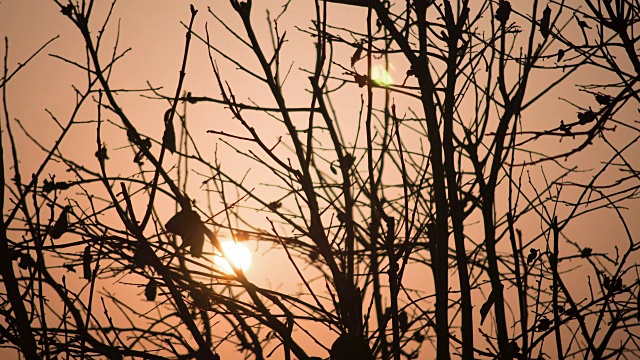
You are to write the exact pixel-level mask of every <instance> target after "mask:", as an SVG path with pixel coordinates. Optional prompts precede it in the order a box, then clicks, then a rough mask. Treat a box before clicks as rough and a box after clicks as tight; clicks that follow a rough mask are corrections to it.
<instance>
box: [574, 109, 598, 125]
mask: <svg viewBox="0 0 640 360" xmlns="http://www.w3.org/2000/svg"><path fill="white" fill-rule="evenodd" d="M595 119H596V113H594V112H593V111H591V110H588V111H585V112H581V113H578V123H580V125H585V124H588V123H590V122H592V121H594V120H595Z"/></svg>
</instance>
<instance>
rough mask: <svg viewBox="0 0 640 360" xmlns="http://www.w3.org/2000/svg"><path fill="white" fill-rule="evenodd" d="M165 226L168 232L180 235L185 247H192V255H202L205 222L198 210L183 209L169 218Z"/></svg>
mask: <svg viewBox="0 0 640 360" xmlns="http://www.w3.org/2000/svg"><path fill="white" fill-rule="evenodd" d="M164 227H165V228H166V229H167V231H168V232H170V233H173V234H176V235H178V236H180V237H181V238H182V243H183V245H184V246H185V247H191V256H193V257H201V256H202V247H203V246H204V224H203V223H202V220H200V215H198V213H197V212H195V211H193V210H191V209H183V210H181V211H180V212H178V213H176V214H175V215H174V216H173V217H172V218H171V219H169V221H167V224H166V225H165V226H164Z"/></svg>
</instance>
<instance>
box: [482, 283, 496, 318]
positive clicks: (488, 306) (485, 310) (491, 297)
mask: <svg viewBox="0 0 640 360" xmlns="http://www.w3.org/2000/svg"><path fill="white" fill-rule="evenodd" d="M495 301H496V298H495V295H494V294H493V291H492V292H491V294H489V297H488V298H487V300H486V301H485V302H484V304H482V307H480V325H482V323H484V319H485V318H486V317H487V314H489V310H491V307H492V306H493V303H495Z"/></svg>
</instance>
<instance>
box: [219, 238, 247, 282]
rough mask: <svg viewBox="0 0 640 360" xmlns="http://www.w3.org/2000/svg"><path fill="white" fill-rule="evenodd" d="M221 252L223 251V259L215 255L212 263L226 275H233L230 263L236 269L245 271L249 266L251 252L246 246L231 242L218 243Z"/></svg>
mask: <svg viewBox="0 0 640 360" xmlns="http://www.w3.org/2000/svg"><path fill="white" fill-rule="evenodd" d="M220 246H221V247H222V250H223V251H224V257H222V256H219V255H215V256H214V257H213V262H214V263H215V264H216V265H218V267H220V269H221V270H222V271H224V272H225V273H227V274H233V268H232V267H231V265H230V263H231V264H233V266H235V267H236V268H239V269H242V271H247V270H248V269H249V266H251V251H249V249H248V248H247V246H246V245H244V244H242V243H236V242H234V241H233V240H227V241H223V242H221V243H220Z"/></svg>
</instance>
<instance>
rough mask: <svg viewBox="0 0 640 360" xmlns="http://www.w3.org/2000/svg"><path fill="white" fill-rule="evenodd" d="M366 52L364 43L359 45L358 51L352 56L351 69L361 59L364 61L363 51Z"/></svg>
mask: <svg viewBox="0 0 640 360" xmlns="http://www.w3.org/2000/svg"><path fill="white" fill-rule="evenodd" d="M363 50H364V46H363V44H362V42H360V43H359V44H358V47H357V48H356V51H355V52H354V53H353V55H352V56H351V67H353V66H354V65H355V64H356V63H357V62H358V61H359V60H360V59H362V51H363Z"/></svg>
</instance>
